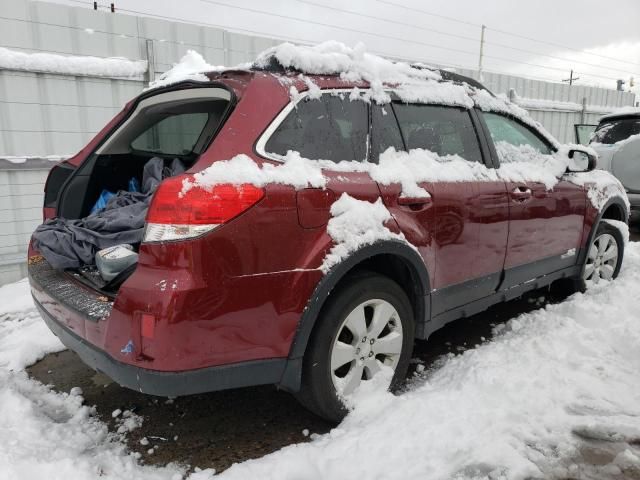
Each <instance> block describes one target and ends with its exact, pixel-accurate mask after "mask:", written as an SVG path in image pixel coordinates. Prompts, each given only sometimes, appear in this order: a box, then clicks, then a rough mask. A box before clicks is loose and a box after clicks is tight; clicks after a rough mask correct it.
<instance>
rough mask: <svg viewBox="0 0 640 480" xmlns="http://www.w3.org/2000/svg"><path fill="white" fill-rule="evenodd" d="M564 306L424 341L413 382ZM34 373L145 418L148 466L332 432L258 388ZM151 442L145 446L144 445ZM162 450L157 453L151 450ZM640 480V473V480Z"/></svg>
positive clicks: (476, 321)
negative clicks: (159, 393)
mask: <svg viewBox="0 0 640 480" xmlns="http://www.w3.org/2000/svg"><path fill="white" fill-rule="evenodd" d="M632 240H634V241H638V240H640V230H637V229H634V230H633V231H632ZM560 300H562V297H559V296H558V295H557V294H553V295H550V294H548V292H545V291H543V292H534V293H533V294H531V295H528V296H526V297H523V298H521V299H518V300H514V301H512V302H509V303H506V304H503V305H498V306H495V307H493V308H491V309H489V310H487V311H486V312H483V313H481V314H479V315H475V316H473V317H470V318H468V319H464V320H460V321H457V322H454V323H452V324H449V325H448V326H447V327H445V328H444V329H442V330H440V331H439V332H436V333H435V334H434V335H433V336H432V337H431V338H430V339H429V340H428V341H426V342H422V341H420V342H416V345H415V350H414V360H413V361H412V364H411V368H410V372H409V376H413V375H414V372H415V369H416V366H417V365H418V364H423V365H424V366H425V367H426V368H427V369H428V368H429V367H430V366H431V365H433V363H434V361H435V360H437V359H438V358H439V357H441V356H442V355H444V354H447V353H449V352H453V353H459V352H461V351H464V350H465V349H467V348H473V347H474V346H475V345H476V344H479V343H482V342H484V341H488V340H489V339H490V338H491V332H492V328H493V326H495V325H496V324H498V323H502V322H506V321H508V320H509V319H511V318H513V317H515V316H517V315H519V314H521V313H524V312H527V311H530V310H532V309H534V308H539V307H540V306H542V305H544V304H545V303H547V302H555V301H560ZM29 374H30V375H31V376H32V377H33V378H36V379H37V380H40V381H41V382H43V383H45V384H50V385H52V386H53V388H54V389H55V390H58V391H61V392H68V391H70V390H71V388H73V387H80V388H82V391H83V396H84V398H85V403H86V404H87V405H95V409H96V413H97V415H98V416H99V417H100V418H101V419H102V420H103V421H105V422H106V423H107V424H109V426H110V428H111V429H113V430H114V431H115V430H116V428H117V425H116V422H115V420H114V419H113V418H112V412H113V411H114V410H116V409H120V410H122V411H124V410H130V411H133V412H135V413H136V414H138V415H140V416H142V417H143V419H144V421H143V423H142V426H141V427H140V428H137V429H135V430H133V431H131V432H130V433H129V434H128V435H127V441H128V444H129V447H130V449H131V450H133V451H136V452H140V454H141V459H142V461H143V462H145V463H149V464H160V465H164V464H166V463H169V462H177V463H181V464H189V465H192V466H194V467H195V466H198V467H201V468H215V469H216V471H218V472H220V471H222V470H225V469H226V468H228V467H230V466H231V465H232V464H233V463H236V462H241V461H244V460H247V459H251V458H257V457H261V456H263V455H266V454H268V453H271V452H274V451H276V450H278V449H280V448H282V447H284V446H286V445H289V444H291V443H298V442H302V441H305V440H307V439H308V438H310V437H307V436H305V435H304V434H303V431H305V432H306V431H307V430H308V432H310V433H311V435H313V434H314V433H325V432H327V431H329V430H330V429H331V428H332V425H331V424H329V423H327V422H325V421H324V420H322V419H320V418H318V417H316V416H315V415H313V414H311V413H309V412H308V411H306V410H305V409H304V408H302V407H301V406H300V405H299V404H298V403H297V402H296V400H295V399H294V398H293V397H292V396H291V395H289V394H288V393H286V392H282V391H278V390H277V389H276V388H274V387H270V386H265V387H254V388H244V389H238V390H231V391H225V392H217V393H211V394H205V395H194V396H190V397H181V398H177V399H175V400H169V401H167V399H164V398H156V397H150V396H147V395H142V394H140V393H136V392H134V391H132V390H127V389H125V388H122V387H120V386H118V385H116V384H114V383H113V382H111V381H110V380H109V379H108V378H107V377H105V376H104V375H102V374H99V373H96V372H95V371H93V370H91V369H89V368H88V367H86V366H85V365H84V364H83V363H82V362H81V361H80V359H79V358H78V357H77V356H76V355H75V354H74V353H72V352H70V351H64V352H61V353H57V354H52V355H48V356H47V357H46V358H44V359H43V360H42V361H40V362H38V363H37V364H35V365H33V366H32V367H30V368H29ZM145 437H146V438H147V439H148V441H149V444H148V445H142V444H141V443H140V440H141V439H142V438H145ZM585 442H586V443H585V453H584V454H583V458H582V459H580V462H579V463H582V464H599V463H600V462H605V463H606V461H607V459H609V461H610V460H611V456H612V455H613V456H615V453H616V446H615V445H596V444H591V443H589V441H588V440H585ZM152 447H157V448H155V449H154V450H153V453H148V451H149V449H150V448H152ZM633 478H639V479H640V472H639V474H638V476H637V477H633Z"/></svg>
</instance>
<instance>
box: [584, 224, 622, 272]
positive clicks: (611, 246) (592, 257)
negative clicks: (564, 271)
mask: <svg viewBox="0 0 640 480" xmlns="http://www.w3.org/2000/svg"><path fill="white" fill-rule="evenodd" d="M617 264H618V243H617V242H616V239H615V238H614V237H613V235H610V234H608V233H603V234H601V235H599V236H598V237H596V239H595V240H594V241H593V243H592V244H591V247H590V248H589V252H588V253H587V263H586V265H585V266H584V272H583V274H582V278H583V280H585V281H589V280H590V281H592V282H593V283H598V282H599V281H600V280H611V279H612V278H613V273H614V272H615V270H616V265H617Z"/></svg>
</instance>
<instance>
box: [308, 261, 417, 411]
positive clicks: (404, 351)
mask: <svg viewBox="0 0 640 480" xmlns="http://www.w3.org/2000/svg"><path fill="white" fill-rule="evenodd" d="M329 302H330V303H328V304H327V305H326V306H325V308H324V309H323V311H322V313H321V315H320V317H319V318H318V320H317V324H316V329H315V330H314V333H313V335H312V337H311V339H310V341H309V346H308V347H307V353H306V354H305V359H304V367H303V377H302V388H301V391H300V393H299V394H298V395H297V396H298V399H299V400H300V401H301V402H302V403H303V404H304V405H305V406H306V407H307V408H309V409H310V410H312V411H313V412H314V413H316V414H318V415H320V416H321V417H324V418H326V419H327V420H330V421H335V422H337V421H340V420H342V418H343V417H344V416H345V415H346V413H347V409H346V407H345V404H344V398H345V397H347V396H349V395H350V394H352V393H353V392H354V391H355V390H356V389H357V388H358V387H359V386H360V385H362V384H363V383H364V382H369V381H372V380H373V379H374V378H375V380H376V383H375V386H376V388H383V389H392V390H393V389H395V388H397V387H398V386H399V385H401V384H402V382H403V380H404V378H405V375H406V372H407V367H408V365H409V358H410V356H411V352H412V349H413V338H414V321H413V311H412V308H411V304H410V302H409V299H408V298H407V295H406V294H405V293H404V291H403V290H402V288H400V286H399V285H398V284H397V283H395V282H393V281H392V280H390V279H389V278H387V277H383V276H381V275H378V274H375V273H367V274H359V275H358V276H357V277H353V278H351V279H349V280H347V282H346V283H345V284H344V285H343V286H342V287H340V290H339V291H337V292H336V293H335V294H332V298H331V299H330V300H329ZM383 370H386V372H383ZM385 374H386V375H387V377H388V378H386V379H385V377H384V376H380V375H385Z"/></svg>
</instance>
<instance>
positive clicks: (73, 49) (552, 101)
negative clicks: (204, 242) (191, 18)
mask: <svg viewBox="0 0 640 480" xmlns="http://www.w3.org/2000/svg"><path fill="white" fill-rule="evenodd" d="M277 43H279V41H278V40H275V39H270V38H262V37H254V36H248V35H242V34H237V33H232V32H228V31H225V30H222V29H218V28H211V27H204V26H198V25H190V24H185V23H179V22H170V21H164V20H157V19H154V18H148V17H136V16H130V15H120V14H112V13H109V12H104V11H99V12H96V11H93V10H90V9H87V8H79V7H70V6H65V5H59V4H53V3H46V2H39V1H30V0H10V1H9V0H0V47H5V48H8V49H10V50H12V51H22V52H31V53H38V52H49V53H56V54H64V55H76V56H79V55H91V56H96V57H114V56H119V57H124V58H127V59H130V60H144V61H148V65H149V67H150V69H151V71H150V72H149V71H147V75H146V76H145V77H146V78H143V77H139V78H133V79H123V78H108V77H106V78H105V77H104V76H100V77H97V76H87V75H62V74H51V73H44V72H42V71H25V69H15V68H14V69H2V68H0V158H2V157H5V158H7V157H10V156H20V157H22V156H29V157H43V156H47V155H52V154H57V155H69V154H73V153H75V152H76V151H77V150H79V149H80V148H81V147H82V146H83V145H84V144H86V142H87V141H88V140H89V139H90V138H91V137H92V136H93V135H95V133H97V132H98V131H99V130H100V129H101V128H102V127H103V126H104V125H105V124H106V123H107V121H108V120H109V119H110V118H112V117H113V116H114V115H115V113H116V112H117V111H118V110H119V109H120V108H122V106H123V105H124V104H125V103H126V102H127V101H128V100H130V99H131V98H133V97H135V96H136V95H137V94H138V93H139V92H140V91H141V90H142V88H143V87H144V85H145V83H146V81H148V78H149V77H153V76H155V75H156V74H159V73H161V72H164V71H166V70H167V69H168V68H169V67H170V66H171V65H172V64H173V63H175V62H177V61H178V60H179V59H180V58H181V57H182V56H183V55H184V54H185V53H186V52H187V50H190V49H193V50H197V51H199V52H200V53H201V54H203V56H204V57H205V58H206V59H207V61H208V62H209V63H211V64H214V65H215V64H222V65H236V64H238V63H241V62H247V61H250V60H251V59H253V58H255V56H256V55H257V53H259V52H260V51H262V50H264V49H265V48H268V47H270V46H272V45H275V44H277ZM460 73H463V74H466V75H470V76H475V75H476V73H475V72H474V71H471V70H470V71H461V72H460ZM484 83H485V85H486V86H487V87H488V88H489V89H491V90H492V91H493V92H494V93H502V94H505V95H511V98H512V99H514V100H515V101H516V102H517V103H520V104H521V105H522V106H524V107H525V108H528V109H529V110H530V111H531V114H532V115H533V117H534V118H536V119H537V120H539V121H540V122H541V123H542V124H543V125H545V127H546V128H547V129H548V130H550V131H551V132H552V133H553V134H554V135H555V136H556V137H557V138H558V139H559V140H561V141H573V135H574V134H573V125H574V124H575V123H581V122H584V123H595V122H596V121H597V119H598V117H599V116H600V115H602V114H603V113H605V112H608V111H611V110H613V109H614V108H616V107H620V106H623V105H633V103H634V96H633V94H630V93H624V92H616V91H614V90H607V89H601V88H593V87H582V86H575V85H574V86H571V87H570V86H568V85H562V84H557V83H550V82H541V81H536V80H528V79H524V78H519V77H513V76H509V75H502V74H495V73H485V74H484ZM510 92H511V93H510ZM585 105H586V107H585ZM49 167H50V162H48V161H46V160H28V161H27V162H25V163H22V164H16V163H12V162H8V161H6V160H0V285H1V284H3V283H7V282H10V281H13V280H16V279H18V278H21V277H23V276H24V275H25V273H26V272H25V267H24V262H25V256H26V245H27V242H28V239H29V234H30V232H31V231H32V230H33V229H34V228H35V227H36V226H37V225H38V224H39V223H40V218H41V207H42V191H43V183H44V179H45V178H46V174H47V171H48V169H49Z"/></svg>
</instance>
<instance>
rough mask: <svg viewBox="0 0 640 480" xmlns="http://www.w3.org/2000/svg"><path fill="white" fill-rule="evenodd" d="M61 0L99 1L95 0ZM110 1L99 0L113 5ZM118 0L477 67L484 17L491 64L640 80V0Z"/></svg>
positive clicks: (129, 6)
mask: <svg viewBox="0 0 640 480" xmlns="http://www.w3.org/2000/svg"><path fill="white" fill-rule="evenodd" d="M52 1H56V2H59V3H67V4H71V5H75V6H78V5H81V4H83V3H84V4H87V5H92V4H93V1H92V0H52ZM109 2H110V0H100V1H99V3H100V4H101V5H105V6H106V5H107V4H108V3H109ZM115 4H116V9H119V10H121V11H123V13H126V12H124V10H134V11H138V12H144V13H148V14H151V15H159V16H166V17H170V18H174V19H176V20H185V21H193V22H200V23H212V24H216V25H219V26H222V27H226V28H228V29H230V30H237V31H245V32H246V31H247V30H250V31H252V32H255V33H256V34H258V33H262V34H264V35H267V36H278V37H283V38H287V39H291V40H298V41H307V42H319V41H323V40H329V39H335V40H340V41H343V42H345V43H348V44H350V45H354V44H356V43H357V42H363V43H364V44H365V45H366V46H367V48H368V50H370V51H375V52H377V53H382V54H387V55H394V56H402V57H407V58H410V59H415V60H420V61H425V62H429V63H440V64H448V65H453V66H464V67H469V68H477V65H478V50H479V43H480V41H479V39H480V26H479V25H480V24H484V25H486V26H487V30H486V34H485V39H486V42H487V43H486V45H485V54H486V57H485V60H484V66H485V69H487V70H490V71H498V72H507V73H517V74H522V75H526V76H529V77H538V78H547V79H552V80H556V81H558V80H560V79H562V78H567V77H568V75H569V70H571V69H572V68H573V69H574V70H575V71H576V72H577V75H578V76H581V80H580V81H579V82H584V83H589V84H594V83H597V84H602V85H606V86H608V87H611V88H614V87H615V79H617V78H623V79H625V80H628V79H629V78H630V77H631V76H635V78H636V83H639V82H640V0H615V1H609V2H603V1H602V0H529V1H523V0H484V1H481V0H429V1H419V0H351V1H350V2H345V1H344V0H277V1H273V0H272V1H265V0H263V1H259V0H180V1H176V0H115ZM425 12H426V13H425ZM430 14H431V15H430ZM432 14H435V15H432ZM445 17H451V19H448V18H445ZM455 20H457V21H455ZM501 31H502V32H501ZM504 32H509V33H512V34H517V35H519V36H514V35H509V34H506V33H504ZM522 37H531V38H533V39H536V40H541V41H543V42H545V43H539V42H536V41H531V40H527V39H525V38H522ZM525 50H526V51H525ZM594 54H595V55H594ZM551 57H560V59H558V58H551ZM565 58H566V60H563V59H565ZM614 59H619V60H622V61H616V60H614ZM516 62H523V63H516ZM527 64H529V65H527ZM534 64H535V65H534Z"/></svg>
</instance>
